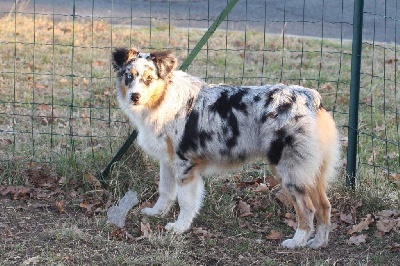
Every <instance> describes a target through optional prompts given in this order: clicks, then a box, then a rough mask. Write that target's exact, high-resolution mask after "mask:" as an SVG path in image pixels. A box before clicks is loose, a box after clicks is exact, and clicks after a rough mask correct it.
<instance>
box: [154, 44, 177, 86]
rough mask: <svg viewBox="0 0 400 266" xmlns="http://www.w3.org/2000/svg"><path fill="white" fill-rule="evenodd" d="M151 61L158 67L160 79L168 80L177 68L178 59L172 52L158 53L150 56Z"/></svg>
mask: <svg viewBox="0 0 400 266" xmlns="http://www.w3.org/2000/svg"><path fill="white" fill-rule="evenodd" d="M150 57H151V59H152V60H153V62H154V64H155V65H156V67H157V74H158V77H159V78H162V79H164V80H167V79H168V78H169V76H170V75H171V73H172V72H173V70H174V69H175V68H176V65H177V59H176V58H175V56H174V55H173V54H172V52H171V51H156V52H153V53H151V54H150Z"/></svg>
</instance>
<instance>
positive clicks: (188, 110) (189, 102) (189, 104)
mask: <svg viewBox="0 0 400 266" xmlns="http://www.w3.org/2000/svg"><path fill="white" fill-rule="evenodd" d="M193 101H194V98H193V97H192V98H190V99H189V100H188V101H187V102H186V113H190V111H191V110H192V108H193Z"/></svg>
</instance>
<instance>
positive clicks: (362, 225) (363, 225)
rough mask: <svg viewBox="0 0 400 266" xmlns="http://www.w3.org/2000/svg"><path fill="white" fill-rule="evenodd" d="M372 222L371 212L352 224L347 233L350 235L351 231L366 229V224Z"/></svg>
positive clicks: (357, 231)
mask: <svg viewBox="0 0 400 266" xmlns="http://www.w3.org/2000/svg"><path fill="white" fill-rule="evenodd" d="M373 222H374V219H373V218H372V215H371V214H368V215H367V217H366V218H364V219H363V220H362V221H361V222H360V223H359V224H355V225H353V227H352V228H351V229H350V230H349V231H348V232H347V234H349V235H351V234H353V233H360V232H361V231H363V230H367V229H368V226H369V225H370V224H371V223H373Z"/></svg>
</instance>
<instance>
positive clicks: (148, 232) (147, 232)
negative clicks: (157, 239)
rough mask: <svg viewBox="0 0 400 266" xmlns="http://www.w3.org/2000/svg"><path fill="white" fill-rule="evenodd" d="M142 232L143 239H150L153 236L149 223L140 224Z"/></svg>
mask: <svg viewBox="0 0 400 266" xmlns="http://www.w3.org/2000/svg"><path fill="white" fill-rule="evenodd" d="M140 231H141V232H142V236H141V238H148V237H150V236H151V234H152V230H151V228H150V223H148V222H143V221H142V222H140Z"/></svg>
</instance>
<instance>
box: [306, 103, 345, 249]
mask: <svg viewBox="0 0 400 266" xmlns="http://www.w3.org/2000/svg"><path fill="white" fill-rule="evenodd" d="M317 127H318V130H317V136H318V143H319V146H320V148H319V150H321V151H322V152H323V160H322V162H321V166H320V171H319V173H318V175H317V178H316V184H315V188H314V189H312V191H311V193H310V196H311V200H312V202H313V204H314V206H315V208H316V213H315V214H316V218H317V230H316V233H315V237H314V238H313V239H311V240H310V241H308V243H307V244H308V245H309V246H310V247H311V248H319V247H326V246H327V245H328V240H329V232H330V227H331V222H330V216H331V204H330V203H329V200H328V197H327V195H326V188H327V183H328V181H329V180H330V179H331V178H332V177H333V176H334V175H335V174H336V167H337V164H338V161H339V158H340V144H339V138H338V132H337V130H336V127H335V124H334V122H333V119H332V117H331V116H330V115H329V114H328V113H327V112H326V111H324V110H321V111H320V112H318V115H317Z"/></svg>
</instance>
